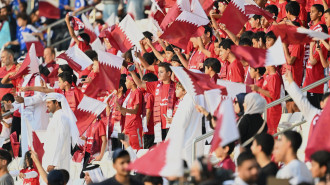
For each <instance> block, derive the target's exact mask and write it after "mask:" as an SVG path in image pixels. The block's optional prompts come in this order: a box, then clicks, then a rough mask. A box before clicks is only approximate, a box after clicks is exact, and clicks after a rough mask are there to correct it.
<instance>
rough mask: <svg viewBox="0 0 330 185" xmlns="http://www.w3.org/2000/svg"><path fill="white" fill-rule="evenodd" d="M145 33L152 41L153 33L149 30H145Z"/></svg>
mask: <svg viewBox="0 0 330 185" xmlns="http://www.w3.org/2000/svg"><path fill="white" fill-rule="evenodd" d="M143 35H144V37H145V38H147V39H149V40H150V41H152V36H153V35H152V33H150V32H149V31H145V32H143Z"/></svg>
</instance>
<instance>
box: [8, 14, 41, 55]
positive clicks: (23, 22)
mask: <svg viewBox="0 0 330 185" xmlns="http://www.w3.org/2000/svg"><path fill="white" fill-rule="evenodd" d="M28 19H29V17H28V15H26V14H25V13H19V14H18V15H17V25H18V26H19V27H20V29H19V30H18V33H17V39H18V40H15V41H10V42H7V43H6V44H5V45H4V46H5V47H6V46H8V45H19V46H20V56H23V55H24V54H25V53H26V52H27V48H26V45H25V41H24V38H23V33H33V32H36V33H37V32H38V30H37V29H36V28H35V27H33V26H32V25H30V24H28Z"/></svg>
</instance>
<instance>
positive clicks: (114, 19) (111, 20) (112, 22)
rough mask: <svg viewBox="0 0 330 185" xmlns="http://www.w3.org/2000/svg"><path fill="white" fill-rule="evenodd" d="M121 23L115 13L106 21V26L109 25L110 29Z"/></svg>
mask: <svg viewBox="0 0 330 185" xmlns="http://www.w3.org/2000/svg"><path fill="white" fill-rule="evenodd" d="M117 23H119V19H118V17H117V16H116V15H115V13H112V14H111V15H110V17H109V18H108V19H107V20H106V21H105V24H107V25H108V27H110V26H112V25H115V24H117Z"/></svg>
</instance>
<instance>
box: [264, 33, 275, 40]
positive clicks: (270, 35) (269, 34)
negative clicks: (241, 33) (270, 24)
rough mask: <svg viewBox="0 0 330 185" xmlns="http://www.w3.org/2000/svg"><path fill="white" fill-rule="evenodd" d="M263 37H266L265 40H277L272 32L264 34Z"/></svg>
mask: <svg viewBox="0 0 330 185" xmlns="http://www.w3.org/2000/svg"><path fill="white" fill-rule="evenodd" d="M265 37H266V39H267V38H271V39H274V41H276V39H277V37H276V35H275V34H274V32H273V31H270V32H268V33H266V36H265Z"/></svg>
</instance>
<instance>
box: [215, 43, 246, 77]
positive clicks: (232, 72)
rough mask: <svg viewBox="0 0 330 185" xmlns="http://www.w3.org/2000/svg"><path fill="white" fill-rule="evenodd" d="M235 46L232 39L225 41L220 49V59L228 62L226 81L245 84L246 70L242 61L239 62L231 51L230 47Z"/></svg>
mask: <svg viewBox="0 0 330 185" xmlns="http://www.w3.org/2000/svg"><path fill="white" fill-rule="evenodd" d="M232 45H234V43H233V41H231V40H230V39H224V40H223V41H222V42H221V43H220V45H219V47H220V57H221V59H222V60H223V61H228V62H229V65H228V72H227V77H226V80H228V81H231V82H239V83H243V82H244V68H243V65H242V63H241V62H240V61H238V60H237V59H236V57H235V55H234V54H233V53H231V51H230V47H231V46H232Z"/></svg>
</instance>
